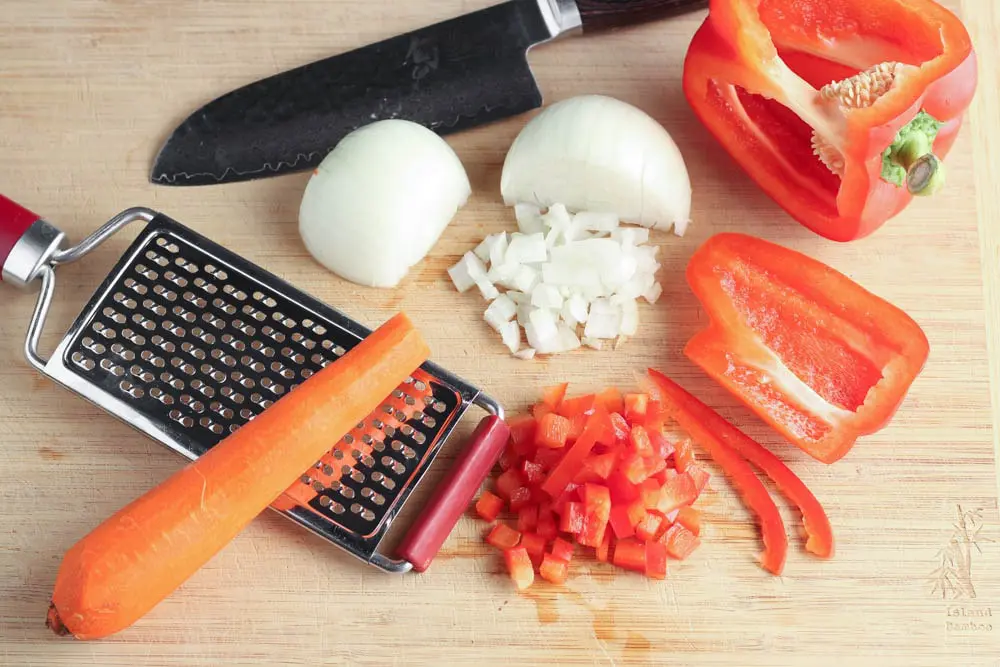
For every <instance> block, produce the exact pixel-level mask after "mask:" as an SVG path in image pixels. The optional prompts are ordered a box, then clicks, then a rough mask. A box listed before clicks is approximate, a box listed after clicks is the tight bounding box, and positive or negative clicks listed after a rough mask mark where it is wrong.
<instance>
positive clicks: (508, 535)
mask: <svg viewBox="0 0 1000 667" xmlns="http://www.w3.org/2000/svg"><path fill="white" fill-rule="evenodd" d="M486 541H487V542H488V543H490V544H492V545H493V546H495V547H496V548H497V549H512V548H513V547H516V546H517V543H518V542H520V541H521V533H519V532H517V531H516V530H514V529H513V528H511V527H510V526H508V525H507V524H505V523H498V524H497V525H495V526H493V530H491V531H490V534H489V535H487V536H486Z"/></svg>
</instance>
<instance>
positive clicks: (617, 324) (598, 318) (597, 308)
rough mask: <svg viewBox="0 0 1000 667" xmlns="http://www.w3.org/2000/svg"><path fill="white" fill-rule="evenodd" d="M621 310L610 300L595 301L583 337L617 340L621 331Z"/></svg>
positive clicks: (591, 306)
mask: <svg viewBox="0 0 1000 667" xmlns="http://www.w3.org/2000/svg"><path fill="white" fill-rule="evenodd" d="M621 324H622V314H621V309H620V308H618V307H617V306H615V305H613V304H612V303H611V302H610V301H609V300H608V299H595V300H594V302H593V303H592V304H591V305H590V317H589V318H587V326H586V328H585V329H584V331H583V335H584V336H587V337H588V338H615V337H616V336H618V334H619V331H620V330H621Z"/></svg>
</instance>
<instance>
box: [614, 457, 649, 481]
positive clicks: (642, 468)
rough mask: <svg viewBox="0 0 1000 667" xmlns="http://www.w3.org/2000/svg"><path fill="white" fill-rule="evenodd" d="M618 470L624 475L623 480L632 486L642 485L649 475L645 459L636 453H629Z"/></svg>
mask: <svg viewBox="0 0 1000 667" xmlns="http://www.w3.org/2000/svg"><path fill="white" fill-rule="evenodd" d="M620 470H621V472H622V474H623V475H625V479H627V480H628V481H629V482H631V483H632V484H642V483H643V481H645V480H646V479H647V478H649V475H650V470H649V467H648V466H647V465H646V459H645V458H643V456H642V455H641V454H639V453H637V452H629V453H628V454H626V455H625V457H624V458H623V459H622V462H621V465H620Z"/></svg>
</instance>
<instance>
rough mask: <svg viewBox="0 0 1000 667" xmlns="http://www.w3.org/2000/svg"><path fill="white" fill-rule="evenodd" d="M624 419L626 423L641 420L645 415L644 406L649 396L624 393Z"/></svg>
mask: <svg viewBox="0 0 1000 667" xmlns="http://www.w3.org/2000/svg"><path fill="white" fill-rule="evenodd" d="M624 403H625V419H627V420H628V423H630V424H632V423H634V422H639V421H642V418H643V417H645V416H646V408H647V406H648V405H649V396H647V395H646V394H625V398H624Z"/></svg>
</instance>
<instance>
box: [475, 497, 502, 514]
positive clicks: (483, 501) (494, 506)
mask: <svg viewBox="0 0 1000 667" xmlns="http://www.w3.org/2000/svg"><path fill="white" fill-rule="evenodd" d="M501 511H503V498H501V497H499V496H497V495H496V494H493V493H490V492H489V491H483V494H482V495H481V496H479V500H477V501H476V514H478V515H479V516H480V518H482V519H485V520H486V521H490V522H493V521H495V520H496V518H497V516H499V514H500V512H501Z"/></svg>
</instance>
